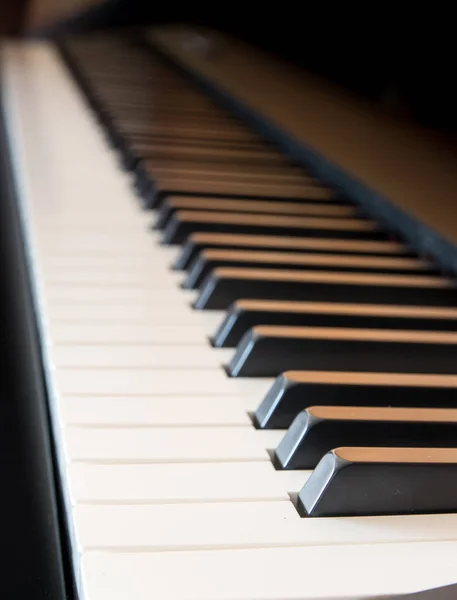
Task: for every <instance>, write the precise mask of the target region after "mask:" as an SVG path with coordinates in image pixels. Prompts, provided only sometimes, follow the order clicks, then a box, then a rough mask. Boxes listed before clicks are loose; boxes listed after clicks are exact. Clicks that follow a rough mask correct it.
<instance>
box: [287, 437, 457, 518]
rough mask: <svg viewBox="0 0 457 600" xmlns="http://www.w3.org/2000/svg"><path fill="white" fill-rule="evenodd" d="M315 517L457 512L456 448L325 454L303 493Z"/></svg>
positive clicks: (301, 505)
mask: <svg viewBox="0 0 457 600" xmlns="http://www.w3.org/2000/svg"><path fill="white" fill-rule="evenodd" d="M298 510H299V512H300V513H301V514H302V515H307V516H311V517H337V516H356V515H359V516H368V515H398V514H421V513H423V514H427V513H444V512H446V513H448V512H456V511H457V449H456V448H452V449H448V448H444V449H443V448H371V447H370V448H352V447H342V448H337V449H335V450H332V451H331V452H329V453H328V454H326V455H325V456H324V457H323V458H322V459H321V461H320V462H319V464H318V465H317V467H316V468H315V470H314V471H313V472H312V474H311V476H310V477H309V479H308V481H307V482H306V484H305V486H304V487H303V488H302V490H301V491H300V493H299V495H298Z"/></svg>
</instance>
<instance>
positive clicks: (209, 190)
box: [139, 174, 341, 208]
mask: <svg viewBox="0 0 457 600" xmlns="http://www.w3.org/2000/svg"><path fill="white" fill-rule="evenodd" d="M139 179H140V183H141V184H142V186H143V187H144V192H143V194H144V197H143V200H144V204H145V206H146V208H156V207H158V206H160V205H161V203H162V201H163V200H164V198H167V197H168V196H176V195H185V196H211V197H214V196H224V197H226V196H230V197H234V198H235V197H238V198H259V199H262V200H264V199H271V200H274V199H276V198H285V199H287V200H316V201H322V202H330V203H336V204H341V200H340V199H339V198H338V197H336V196H335V194H334V193H333V192H332V191H331V190H328V189H326V188H324V187H316V186H313V185H308V184H305V185H301V184H295V183H285V182H281V183H274V182H271V181H264V182H257V181H255V182H250V181H238V180H237V179H236V178H232V179H231V180H230V181H227V180H226V181H221V180H219V181H217V180H215V179H203V178H202V179H200V180H198V181H197V180H195V179H190V178H189V179H181V180H179V181H178V180H176V179H172V178H170V177H168V178H167V177H162V178H161V179H160V181H158V180H157V179H156V180H155V181H154V180H153V177H152V176H149V175H148V174H145V175H144V176H143V177H141V176H140V177H139ZM145 184H147V185H146V186H145Z"/></svg>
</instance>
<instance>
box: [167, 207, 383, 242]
mask: <svg viewBox="0 0 457 600" xmlns="http://www.w3.org/2000/svg"><path fill="white" fill-rule="evenodd" d="M195 231H203V232H205V231H211V232H215V233H224V232H225V233H244V234H249V235H251V234H263V235H265V234H266V235H288V236H298V237H331V238H343V239H368V240H382V239H385V238H386V237H387V235H386V233H384V232H383V231H381V230H380V228H379V226H378V225H376V224H375V223H374V222H373V221H368V220H365V219H334V218H326V217H294V216H276V215H257V214H251V213H249V214H244V213H231V212H211V211H203V210H202V211H200V210H178V211H177V212H175V213H174V215H173V216H172V217H171V219H170V220H169V221H168V223H167V226H166V227H165V229H164V232H163V242H164V243H166V244H182V243H183V242H185V241H186V240H187V238H188V237H189V235H190V234H191V233H193V232H195Z"/></svg>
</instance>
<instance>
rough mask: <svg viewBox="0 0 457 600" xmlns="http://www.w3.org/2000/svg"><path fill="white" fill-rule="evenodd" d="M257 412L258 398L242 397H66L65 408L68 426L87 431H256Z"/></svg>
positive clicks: (64, 399)
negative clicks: (252, 414)
mask: <svg viewBox="0 0 457 600" xmlns="http://www.w3.org/2000/svg"><path fill="white" fill-rule="evenodd" d="M256 408H257V401H256V399H255V398H249V397H246V398H243V397H239V396H215V397H209V398H208V397H205V396H202V397H200V396H184V397H183V396H155V397H151V398H142V397H140V398H139V397H130V398H118V397H108V398H103V397H100V396H93V397H90V396H84V397H79V396H77V397H75V396H66V397H65V398H63V401H62V404H61V411H62V415H63V422H64V423H66V424H68V425H80V426H86V427H87V426H94V427H95V426H98V427H100V426H104V427H135V426H136V427H164V426H169V427H172V426H175V427H185V426H191V425H206V426H209V425H216V426H218V425H225V426H233V425H245V426H249V427H252V422H251V420H250V418H249V416H248V413H249V412H253V411H254V410H255V409H256Z"/></svg>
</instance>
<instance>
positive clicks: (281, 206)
mask: <svg viewBox="0 0 457 600" xmlns="http://www.w3.org/2000/svg"><path fill="white" fill-rule="evenodd" d="M178 210H205V211H206V210H209V211H217V212H221V211H225V212H237V213H240V212H243V213H260V214H270V215H279V216H284V215H296V216H298V217H305V216H308V217H313V216H314V217H319V216H320V217H333V218H338V217H346V218H347V217H357V215H358V212H357V209H356V208H355V207H354V206H350V205H347V206H346V205H344V204H341V205H338V204H327V203H325V202H320V201H319V202H305V201H302V202H284V201H281V200H279V201H277V202H275V201H272V200H270V201H265V200H255V199H254V200H246V199H244V198H223V197H222V198H217V197H216V198H211V197H206V198H205V197H202V198H200V197H198V196H190V197H186V196H169V197H167V198H166V199H165V200H164V202H163V203H162V206H161V208H160V212H159V215H158V218H157V221H156V228H157V229H163V228H164V227H165V226H166V225H167V223H168V221H169V220H170V219H171V217H172V215H173V214H174V213H175V212H176V211H178Z"/></svg>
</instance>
